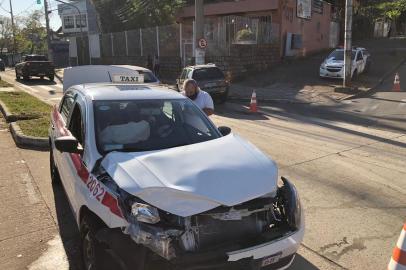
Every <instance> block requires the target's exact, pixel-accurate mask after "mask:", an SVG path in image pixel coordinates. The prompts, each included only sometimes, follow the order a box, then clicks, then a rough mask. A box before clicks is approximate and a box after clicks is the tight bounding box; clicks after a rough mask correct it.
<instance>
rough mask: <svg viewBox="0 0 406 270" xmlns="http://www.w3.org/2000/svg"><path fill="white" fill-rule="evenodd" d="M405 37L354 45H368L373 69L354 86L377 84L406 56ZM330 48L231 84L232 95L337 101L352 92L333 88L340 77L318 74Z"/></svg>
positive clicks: (237, 96) (290, 101)
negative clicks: (344, 92) (320, 75)
mask: <svg viewBox="0 0 406 270" xmlns="http://www.w3.org/2000/svg"><path fill="white" fill-rule="evenodd" d="M405 42H406V41H405V40H389V39H380V40H369V41H362V42H356V43H355V44H354V45H356V46H360V47H365V48H367V49H368V50H369V51H370V53H371V55H372V64H371V67H370V69H369V70H368V71H367V72H366V73H363V74H361V75H360V76H359V77H358V78H357V79H356V80H355V81H354V82H353V86H354V87H358V89H359V90H361V91H368V90H369V89H371V88H373V87H375V86H376V85H377V84H378V83H379V82H380V80H381V79H382V78H383V77H384V76H385V75H387V73H388V72H390V71H391V70H392V69H393V68H394V67H396V66H398V65H399V64H400V63H401V62H402V61H403V60H404V59H405V57H406V49H405V46H404V44H405ZM327 54H328V52H324V53H320V54H317V55H313V56H309V57H307V58H303V59H297V60H290V61H289V62H286V63H281V64H280V65H279V66H277V67H275V68H273V69H271V70H269V71H265V72H261V73H259V74H255V75H250V77H249V78H247V79H245V80H243V81H241V82H235V83H233V84H232V86H231V89H230V97H231V98H234V99H250V98H251V94H252V91H253V90H255V91H256V93H257V99H258V100H259V102H261V100H262V101H264V100H270V101H272V100H275V101H285V102H288V103H337V102H339V101H340V100H342V99H344V98H347V97H349V96H351V95H349V94H343V93H337V92H334V89H335V87H337V86H341V84H342V81H341V80H333V79H321V78H319V67H320V64H321V63H322V61H323V59H324V58H325V57H326V55H327Z"/></svg>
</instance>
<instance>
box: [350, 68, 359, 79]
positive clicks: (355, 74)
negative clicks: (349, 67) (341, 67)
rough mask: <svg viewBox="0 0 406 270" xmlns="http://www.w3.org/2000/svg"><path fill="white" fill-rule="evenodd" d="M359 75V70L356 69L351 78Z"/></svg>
mask: <svg viewBox="0 0 406 270" xmlns="http://www.w3.org/2000/svg"><path fill="white" fill-rule="evenodd" d="M357 77H358V70H357V69H356V70H354V73H352V76H351V79H353V80H354V79H356V78H357Z"/></svg>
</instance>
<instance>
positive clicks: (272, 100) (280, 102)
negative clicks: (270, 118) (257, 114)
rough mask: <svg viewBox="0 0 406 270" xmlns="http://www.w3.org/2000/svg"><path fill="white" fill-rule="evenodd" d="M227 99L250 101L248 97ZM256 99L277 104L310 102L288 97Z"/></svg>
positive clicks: (230, 98) (229, 98)
mask: <svg viewBox="0 0 406 270" xmlns="http://www.w3.org/2000/svg"><path fill="white" fill-rule="evenodd" d="M228 100H229V101H231V102H233V101H237V102H247V103H249V102H251V99H250V98H238V97H232V96H229V97H228ZM257 100H258V101H259V102H264V103H278V104H311V103H312V102H306V101H299V100H290V99H279V98H275V99H258V96H257Z"/></svg>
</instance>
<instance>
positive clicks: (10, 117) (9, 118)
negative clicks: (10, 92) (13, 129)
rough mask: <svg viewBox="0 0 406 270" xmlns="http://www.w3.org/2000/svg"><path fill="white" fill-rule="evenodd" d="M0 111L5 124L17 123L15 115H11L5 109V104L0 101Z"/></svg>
mask: <svg viewBox="0 0 406 270" xmlns="http://www.w3.org/2000/svg"><path fill="white" fill-rule="evenodd" d="M0 111H1V113H2V114H3V116H4V118H5V119H6V122H7V123H9V122H14V121H17V119H18V117H17V115H15V114H12V113H11V112H10V110H9V109H8V108H7V106H6V104H4V103H3V101H1V100H0Z"/></svg>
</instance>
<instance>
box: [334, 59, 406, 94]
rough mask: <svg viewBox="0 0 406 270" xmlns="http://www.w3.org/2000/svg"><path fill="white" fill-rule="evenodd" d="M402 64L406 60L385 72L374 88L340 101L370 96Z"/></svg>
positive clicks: (405, 61) (405, 60)
mask: <svg viewBox="0 0 406 270" xmlns="http://www.w3.org/2000/svg"><path fill="white" fill-rule="evenodd" d="M404 63H406V58H404V59H403V60H402V61H400V63H399V64H397V65H396V66H394V67H393V68H392V69H391V70H389V71H388V72H386V73H385V74H384V75H383V76H382V77H381V78H380V79H379V80H378V83H377V84H376V85H375V86H373V87H371V88H369V89H368V90H366V91H363V92H361V93H357V94H354V95H351V96H349V97H345V98H343V99H341V100H349V99H354V98H361V97H365V96H366V95H368V94H370V93H371V92H373V91H375V90H376V88H378V86H380V85H381V84H383V82H384V81H385V80H386V79H387V78H389V76H390V75H391V74H392V73H393V72H395V71H396V70H397V69H398V68H399V67H400V66H401V65H403V64H404Z"/></svg>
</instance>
